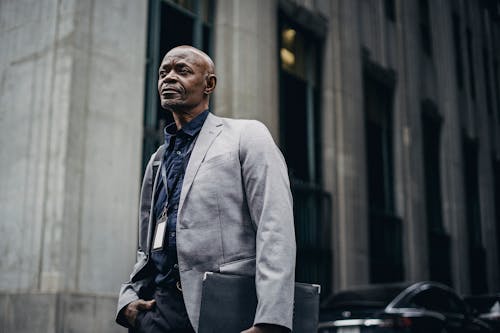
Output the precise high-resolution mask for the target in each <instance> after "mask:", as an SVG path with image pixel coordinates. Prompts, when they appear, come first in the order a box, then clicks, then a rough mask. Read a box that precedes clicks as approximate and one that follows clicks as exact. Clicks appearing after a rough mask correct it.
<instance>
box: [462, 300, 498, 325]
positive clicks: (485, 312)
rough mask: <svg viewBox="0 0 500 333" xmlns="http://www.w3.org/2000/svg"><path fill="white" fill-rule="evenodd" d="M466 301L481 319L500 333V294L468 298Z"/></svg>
mask: <svg viewBox="0 0 500 333" xmlns="http://www.w3.org/2000/svg"><path fill="white" fill-rule="evenodd" d="M464 299H465V303H467V305H469V306H470V307H471V308H472V309H473V310H474V312H475V313H476V315H477V316H478V317H479V318H481V319H482V320H484V321H485V322H487V323H488V324H489V325H490V326H491V327H492V328H493V330H494V331H495V332H499V333H500V294H493V295H480V296H466V297H464Z"/></svg>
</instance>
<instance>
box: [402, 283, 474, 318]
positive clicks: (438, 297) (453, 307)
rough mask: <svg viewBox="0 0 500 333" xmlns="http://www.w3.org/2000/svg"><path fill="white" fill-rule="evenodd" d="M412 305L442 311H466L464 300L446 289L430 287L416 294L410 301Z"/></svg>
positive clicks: (453, 312) (454, 312)
mask: <svg viewBox="0 0 500 333" xmlns="http://www.w3.org/2000/svg"><path fill="white" fill-rule="evenodd" d="M410 303H411V304H412V306H414V307H417V308H423V309H426V310H430V311H436V312H440V313H451V314H461V315H463V314H464V312H465V309H464V306H463V304H462V301H461V300H460V299H459V298H458V297H457V296H455V295H454V294H453V293H450V292H448V291H446V290H442V289H439V288H429V289H426V290H423V291H421V292H419V293H417V294H416V295H414V297H413V299H412V300H411V302H410Z"/></svg>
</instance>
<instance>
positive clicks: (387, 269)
mask: <svg viewBox="0 0 500 333" xmlns="http://www.w3.org/2000/svg"><path fill="white" fill-rule="evenodd" d="M394 84H395V74H394V72H393V71H390V70H386V69H383V68H381V67H380V66H378V65H376V64H374V63H372V62H371V61H370V60H369V59H365V63H364V69H363V93H364V109H365V139H366V141H365V142H366V145H365V148H366V160H367V161H366V163H367V168H366V169H367V181H368V188H367V190H368V207H369V228H370V279H371V282H372V283H383V282H392V281H400V280H402V279H403V259H402V230H401V220H400V219H399V218H398V217H397V216H396V215H395V205H394V171H393V143H392V141H393V125H392V111H393V110H392V108H393V92H394Z"/></svg>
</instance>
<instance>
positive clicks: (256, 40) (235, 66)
mask: <svg viewBox="0 0 500 333" xmlns="http://www.w3.org/2000/svg"><path fill="white" fill-rule="evenodd" d="M276 6H277V4H276V1H275V0H271V1H268V0H257V1H245V0H234V1H233V0H219V1H218V2H217V12H216V14H215V18H216V22H215V40H216V43H215V59H214V61H215V67H216V70H217V76H218V82H217V85H218V86H217V89H216V93H215V103H214V104H215V113H216V114H217V115H220V116H227V117H234V118H250V119H258V120H260V121H262V122H263V123H264V124H266V126H267V127H268V128H269V130H270V131H271V134H272V135H273V137H274V139H275V140H276V141H278V138H279V108H278V97H279V91H278V76H277V73H278V68H277V66H278V46H277V31H276V29H277V17H278V12H277V8H276Z"/></svg>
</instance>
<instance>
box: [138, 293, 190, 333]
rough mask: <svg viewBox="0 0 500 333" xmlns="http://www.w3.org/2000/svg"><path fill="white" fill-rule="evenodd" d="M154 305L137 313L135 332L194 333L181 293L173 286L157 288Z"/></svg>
mask: <svg viewBox="0 0 500 333" xmlns="http://www.w3.org/2000/svg"><path fill="white" fill-rule="evenodd" d="M154 299H155V300H156V305H155V306H154V307H153V309H152V310H150V311H141V312H139V314H138V315H137V319H136V324H135V329H134V330H133V332H135V333H157V332H158V333H160V332H162V333H194V330H193V327H192V326H191V323H190V322H189V318H188V315H187V312H186V306H185V305H184V300H183V298H182V293H181V292H180V291H179V290H177V288H176V287H175V286H174V287H172V288H167V289H157V290H156V291H155V293H154Z"/></svg>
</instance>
